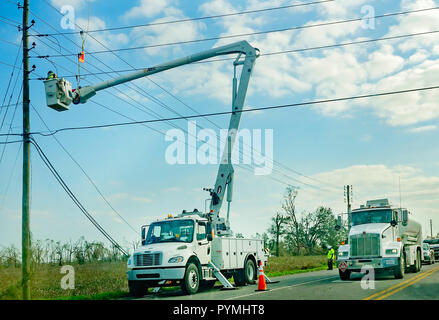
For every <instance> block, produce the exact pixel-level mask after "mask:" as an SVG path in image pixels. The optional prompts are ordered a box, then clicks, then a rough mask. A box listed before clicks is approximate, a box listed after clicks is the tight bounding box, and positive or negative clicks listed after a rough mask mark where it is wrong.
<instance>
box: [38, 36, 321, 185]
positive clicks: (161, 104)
mask: <svg viewBox="0 0 439 320" xmlns="http://www.w3.org/2000/svg"><path fill="white" fill-rule="evenodd" d="M43 44H45V45H46V46H48V47H50V46H49V45H48V44H46V43H44V42H43ZM55 50H56V49H55ZM67 59H68V58H67ZM69 60H70V59H69ZM122 60H123V59H122ZM60 67H61V68H63V69H64V67H62V66H60ZM97 78H99V77H97ZM121 93H122V94H124V93H123V92H121ZM138 93H139V94H142V93H141V92H138ZM124 95H125V94H124ZM115 97H116V98H119V99H121V98H120V97H118V96H115ZM127 97H128V98H130V99H132V98H131V97H130V96H127ZM121 100H123V99H121ZM123 101H124V102H125V103H128V104H130V105H132V104H131V103H129V102H127V101H125V100H123ZM134 101H135V102H137V101H136V100H134ZM180 101H181V100H180ZM91 102H94V103H95V104H98V105H99V106H101V107H103V108H105V109H108V110H110V111H111V112H114V113H117V114H119V115H121V116H123V117H125V118H128V119H130V120H133V121H134V119H132V118H130V117H127V116H125V115H123V114H121V113H120V112H117V111H115V110H113V109H111V108H109V107H107V106H104V105H102V104H100V103H98V102H96V101H91ZM181 102H182V101H181ZM137 103H139V102H137ZM156 103H157V102H156ZM159 103H160V104H159V105H160V106H163V103H162V102H161V101H159ZM182 103H184V102H182ZM140 105H141V104H140ZM132 106H133V107H136V106H134V105H132ZM142 106H143V105H142ZM136 108H137V107H136ZM167 109H168V110H170V111H172V112H174V113H176V112H175V111H173V110H172V109H169V108H167ZM191 110H194V109H192V108H191ZM151 111H152V110H151ZM194 111H195V110H194ZM195 112H196V111H195ZM176 114H177V115H180V114H179V113H176ZM180 116H181V115H180ZM209 121H210V120H209ZM168 124H169V125H171V126H173V127H175V128H180V127H178V126H175V125H173V124H172V123H171V122H169V123H168ZM143 125H144V126H146V125H145V124H143ZM146 127H147V128H148V129H151V130H153V131H156V132H158V133H160V134H162V135H165V134H164V133H163V132H161V131H160V130H156V129H154V128H152V127H149V126H146ZM180 129H181V130H183V131H185V130H184V129H182V128H180ZM184 143H185V144H186V145H187V142H184ZM240 152H241V150H240ZM238 167H241V168H243V169H245V170H248V171H251V169H250V168H247V167H245V166H240V165H238ZM273 170H274V171H278V169H276V168H273ZM291 170H292V169H291ZM282 175H283V176H285V177H288V178H289V179H290V180H293V181H296V182H299V183H301V184H304V185H308V186H310V187H315V186H313V185H310V184H307V183H305V182H302V181H300V180H297V179H294V178H292V177H289V176H287V175H285V174H282ZM303 176H305V175H303ZM268 178H269V179H271V180H274V181H277V182H282V181H280V180H278V179H274V178H273V177H271V176H270V177H268ZM282 183H283V184H285V185H289V184H288V183H285V182H282Z"/></svg>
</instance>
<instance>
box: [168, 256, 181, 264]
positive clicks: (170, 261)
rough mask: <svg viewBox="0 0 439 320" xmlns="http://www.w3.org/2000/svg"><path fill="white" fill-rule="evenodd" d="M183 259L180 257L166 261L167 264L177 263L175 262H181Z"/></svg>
mask: <svg viewBox="0 0 439 320" xmlns="http://www.w3.org/2000/svg"><path fill="white" fill-rule="evenodd" d="M183 260H184V258H183V257H182V256H178V257H172V258H171V259H169V260H168V263H177V262H183Z"/></svg>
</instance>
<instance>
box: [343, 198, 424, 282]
mask: <svg viewBox="0 0 439 320" xmlns="http://www.w3.org/2000/svg"><path fill="white" fill-rule="evenodd" d="M337 253H338V254H337V261H336V263H337V267H338V270H339V275H340V279H341V280H349V279H350V276H351V274H352V273H353V272H362V271H363V270H364V269H363V267H369V268H370V267H372V268H373V269H374V270H375V272H377V273H378V272H381V273H390V274H393V275H394V277H395V278H396V279H401V278H403V277H404V274H405V272H406V271H410V272H419V271H420V270H421V267H422V264H421V263H422V257H423V247H422V227H421V225H420V224H419V223H417V222H416V221H414V220H413V219H412V217H411V213H410V212H409V211H408V210H407V209H406V208H401V207H395V206H391V205H390V203H389V200H388V199H378V200H369V201H367V202H366V205H361V206H360V208H358V209H354V210H352V212H351V226H350V228H349V235H348V241H347V243H345V244H344V245H341V246H340V247H339V248H338V252H337Z"/></svg>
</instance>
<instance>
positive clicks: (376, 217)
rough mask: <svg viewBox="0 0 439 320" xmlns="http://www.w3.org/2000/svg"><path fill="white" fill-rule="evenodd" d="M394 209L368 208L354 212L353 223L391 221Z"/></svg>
mask: <svg viewBox="0 0 439 320" xmlns="http://www.w3.org/2000/svg"><path fill="white" fill-rule="evenodd" d="M391 220H392V210H368V211H360V212H352V225H354V226H356V225H358V224H366V223H390V221H391Z"/></svg>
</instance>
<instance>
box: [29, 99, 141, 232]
mask: <svg viewBox="0 0 439 320" xmlns="http://www.w3.org/2000/svg"><path fill="white" fill-rule="evenodd" d="M31 106H32V109H33V110H34V111H35V113H36V114H37V116H38V118H40V120H41V122H42V123H43V124H44V126H45V127H46V128H47V130H49V131H51V129H50V128H49V127H48V125H47V123H46V122H45V121H44V119H43V117H41V115H40V113H39V112H38V110H37V108H35V107H34V105H33V104H32V103H31ZM52 137H53V138H54V139H55V141H56V142H57V143H58V145H59V146H60V147H61V148H62V149H63V150H64V152H65V153H66V154H67V155H68V156H69V158H70V159H71V160H72V161H73V162H74V163H75V164H76V165H77V166H78V167H79V169H80V170H81V171H82V173H83V174H84V175H85V176H86V177H87V179H88V181H89V182H90V183H91V184H92V185H93V187H94V188H95V190H96V191H97V192H98V193H99V195H100V196H101V198H102V199H103V200H104V201H105V203H106V204H107V205H108V206H109V207H110V208H111V210H112V211H113V212H114V213H115V214H116V215H117V216H118V217H119V218H121V219H122V221H123V222H125V224H126V225H127V226H128V227H129V228H131V230H133V231H134V232H135V233H136V234H138V231H136V229H134V227H133V226H132V225H131V224H130V223H129V222H128V221H127V220H126V219H125V218H124V217H123V216H122V215H121V214H120V213H119V212H118V211H117V210H116V209H115V208H114V207H113V206H112V205H111V203H110V202H109V201H108V200H107V198H106V197H105V196H104V194H103V193H102V192H101V190H99V188H98V186H97V185H96V183H95V182H94V181H93V179H92V178H91V177H90V176H89V175H88V173H87V172H86V171H85V170H84V168H83V167H82V166H81V165H80V164H79V162H78V161H76V159H75V158H74V157H73V156H72V154H71V153H70V152H69V151H68V150H67V149H66V148H65V147H64V145H63V144H62V143H61V141H59V140H58V139H57V138H56V136H54V135H53V136H52Z"/></svg>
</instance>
